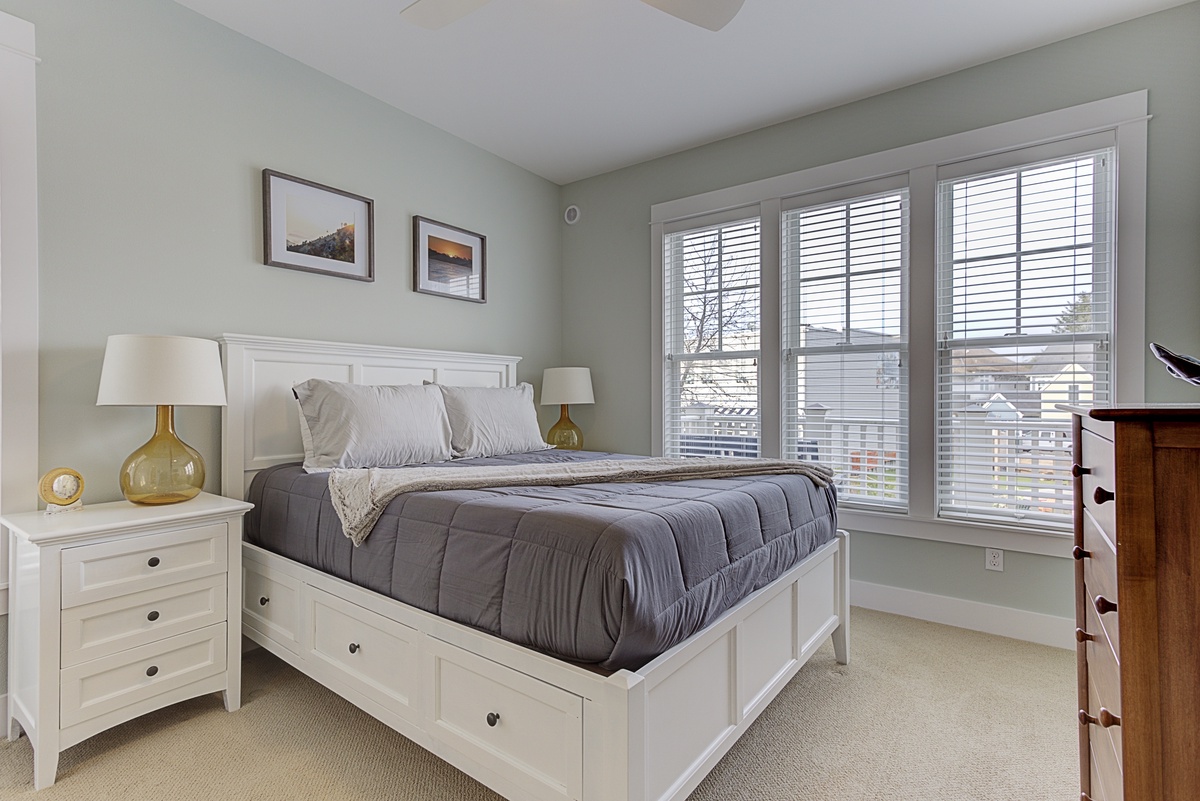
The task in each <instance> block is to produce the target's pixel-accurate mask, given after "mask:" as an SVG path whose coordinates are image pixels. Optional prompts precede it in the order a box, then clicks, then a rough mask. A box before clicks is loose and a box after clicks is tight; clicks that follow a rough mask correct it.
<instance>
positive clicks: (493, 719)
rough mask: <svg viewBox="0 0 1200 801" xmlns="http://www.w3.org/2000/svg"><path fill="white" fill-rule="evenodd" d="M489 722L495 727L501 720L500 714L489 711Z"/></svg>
mask: <svg viewBox="0 0 1200 801" xmlns="http://www.w3.org/2000/svg"><path fill="white" fill-rule="evenodd" d="M487 722H488V725H489V726H491V727H492V728H495V726H496V724H497V723H499V722H500V716H499V715H497V714H496V713H495V712H488V716H487Z"/></svg>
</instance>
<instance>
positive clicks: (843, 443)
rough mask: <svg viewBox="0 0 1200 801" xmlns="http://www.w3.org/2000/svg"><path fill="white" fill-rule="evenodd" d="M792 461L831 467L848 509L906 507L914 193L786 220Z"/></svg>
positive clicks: (787, 418)
mask: <svg viewBox="0 0 1200 801" xmlns="http://www.w3.org/2000/svg"><path fill="white" fill-rule="evenodd" d="M782 225H783V304H784V310H783V329H784V335H783V343H784V355H783V365H784V366H783V370H784V378H783V394H784V401H783V407H784V426H783V431H784V449H783V453H784V457H785V458H790V459H820V461H822V462H824V463H826V464H828V465H829V466H830V467H832V468H833V469H834V470H835V471H837V473H838V474H839V476H840V477H841V478H840V481H839V492H840V493H841V496H840V497H841V500H842V502H844V503H858V504H878V505H882V506H886V507H893V508H898V509H904V508H905V507H906V506H907V499H908V436H907V432H908V408H907V405H908V387H907V384H908V381H907V379H906V378H905V375H904V368H905V365H907V363H908V353H907V348H906V345H905V340H906V337H905V330H906V326H905V320H904V313H903V309H904V295H905V289H904V287H905V284H906V281H907V269H908V241H907V234H908V191H907V189H904V188H901V189H898V190H895V191H888V192H883V193H879V194H868V195H865V196H858V197H853V198H851V199H849V200H839V201H835V202H831V203H828V202H827V203H822V202H820V200H816V201H815V202H813V203H812V205H802V206H800V207H798V208H794V209H791V210H788V211H785V212H784V213H783V221H782Z"/></svg>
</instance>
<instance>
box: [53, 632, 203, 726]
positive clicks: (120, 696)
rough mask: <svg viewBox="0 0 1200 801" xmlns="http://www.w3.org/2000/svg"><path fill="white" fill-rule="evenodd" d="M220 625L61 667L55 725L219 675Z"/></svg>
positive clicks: (111, 709)
mask: <svg viewBox="0 0 1200 801" xmlns="http://www.w3.org/2000/svg"><path fill="white" fill-rule="evenodd" d="M225 647H226V636H225V624H224V623H218V624H217V625H215V626H208V627H206V628H203V629H198V630H196V631H189V632H187V633H186V634H178V635H176V636H174V637H168V638H167V639H165V640H159V641H157V642H153V643H150V644H149V645H142V646H139V647H137V648H131V649H129V650H127V651H121V652H120V653H116V654H112V655H111V656H104V657H101V658H99V659H93V660H91V661H90V662H84V663H82V664H79V665H74V666H72V667H69V668H66V669H64V670H63V671H62V674H61V688H60V693H61V695H60V701H61V706H60V710H59V716H60V719H61V720H60V725H61V726H62V727H63V728H66V727H68V726H73V725H75V724H76V723H81V722H83V721H85V720H91V719H92V718H95V717H99V716H101V715H104V714H107V713H110V712H114V711H116V710H119V709H123V708H124V707H127V706H130V705H133V704H136V703H138V702H139V701H144V700H146V699H148V698H153V697H154V696H156V695H160V694H162V693H165V692H169V691H171V690H174V689H178V688H180V687H184V686H186V685H188V684H191V683H192V682H194V681H199V680H200V679H203V678H206V677H208V676H215V675H217V674H220V673H223V672H224V671H225V667H226V660H225V654H226V651H225Z"/></svg>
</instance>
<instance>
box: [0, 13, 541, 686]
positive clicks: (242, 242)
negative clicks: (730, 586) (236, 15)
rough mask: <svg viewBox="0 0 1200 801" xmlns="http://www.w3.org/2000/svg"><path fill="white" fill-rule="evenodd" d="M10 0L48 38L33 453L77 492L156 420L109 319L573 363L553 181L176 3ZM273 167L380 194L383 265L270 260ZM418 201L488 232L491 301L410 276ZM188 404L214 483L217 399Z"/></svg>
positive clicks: (106, 479) (112, 468)
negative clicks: (127, 393)
mask: <svg viewBox="0 0 1200 801" xmlns="http://www.w3.org/2000/svg"><path fill="white" fill-rule="evenodd" d="M0 11H5V12H8V13H10V14H12V15H14V16H17V17H20V18H22V19H25V20H27V21H29V22H32V23H33V24H34V25H35V26H36V37H37V53H38V56H39V57H40V58H41V63H40V64H39V65H38V67H37V106H38V120H37V122H38V169H39V223H40V229H41V230H40V254H39V255H40V276H39V277H40V290H41V304H40V305H41V308H40V313H41V324H40V347H41V349H40V360H39V367H40V376H41V377H40V386H39V390H40V397H41V403H40V431H39V436H40V458H39V462H40V465H39V467H40V470H41V471H45V470H47V469H49V468H51V467H57V466H69V467H74V468H76V469H77V470H79V471H80V472H81V473H82V474H83V476H84V480H85V484H86V491H85V493H84V502H85V504H94V503H100V502H103V501H109V500H115V499H118V498H119V497H120V491H119V489H118V485H117V471H118V469H119V468H120V465H121V462H122V460H123V459H124V458H125V456H127V455H128V454H129V453H130V452H131V451H133V450H134V449H135V448H136V447H137V446H138V445H140V444H141V443H142V442H143V441H145V440H146V439H147V438H148V437H149V436H150V434H151V433H152V432H153V427H154V410H153V409H150V408H125V407H97V406H96V405H95V402H96V389H97V384H98V380H99V375H100V364H101V359H102V357H103V352H104V343H105V339H106V337H107V336H108V335H109V334H113V333H163V334H182V335H188V336H199V337H215V336H218V335H220V334H221V333H224V332H233V333H252V334H267V335H276V336H296V337H306V338H313V339H329V340H341V341H349V342H375V343H382V344H393V345H406V346H412V347H438V348H445V349H463V350H478V351H489V352H494V353H511V354H517V355H521V356H523V357H524V361H522V363H521V365H520V368H519V371H518V375H519V377H520V378H521V379H522V380H531V381H535V382H536V381H537V379H539V378H540V376H541V370H542V368H543V367H546V366H551V365H555V364H559V363H560V361H559V357H560V347H561V346H560V337H559V335H560V332H561V313H560V310H559V302H558V301H559V298H560V297H561V273H560V263H561V242H560V233H559V229H560V227H561V225H562V223H561V216H560V214H561V212H560V211H559V208H558V192H559V189H558V187H557V186H555V185H554V184H552V183H550V182H548V181H545V180H543V179H541V178H539V177H537V176H534V175H533V174H531V173H529V172H527V171H525V170H522V169H520V168H518V167H516V166H514V165H512V164H510V163H508V162H506V161H504V160H502V159H500V158H497V157H496V156H493V155H491V154H488V153H485V152H483V151H482V150H479V149H478V148H476V147H474V146H471V145H468V144H467V143H465V142H463V141H461V140H459V139H456V138H454V137H452V136H450V135H448V134H446V133H444V132H442V131H440V130H438V129H436V128H433V127H432V126H429V125H427V124H425V123H422V122H420V121H418V120H416V119H415V118H413V117H411V116H409V115H407V114H404V113H403V112H400V111H397V110H396V109H394V108H391V107H389V106H386V105H385V104H383V103H381V102H379V101H377V100H375V99H373V98H371V97H368V96H367V95H365V94H362V93H361V92H358V91H355V90H352V89H349V88H348V87H346V86H345V85H343V84H340V83H338V82H336V81H334V80H333V79H331V78H329V77H327V76H324V75H322V74H320V73H318V72H316V71H314V70H312V69H310V68H308V67H305V66H302V65H300V64H299V63H297V62H295V61H293V60H291V59H289V58H287V57H285V56H283V55H281V54H279V53H277V52H275V51H272V50H270V49H268V48H265V47H263V46H262V45H259V44H256V43H254V42H251V41H250V40H248V39H246V38H244V37H242V36H241V35H239V34H236V33H233V32H232V31H230V30H228V29H226V28H223V27H221V26H219V25H217V24H215V23H213V22H211V21H209V20H207V19H205V18H204V17H201V16H199V15H197V14H195V13H193V12H192V11H190V10H188V9H185V8H184V7H182V6H179V5H177V4H175V3H171V2H163V0H0ZM263 168H271V169H275V170H279V171H281V172H284V173H288V174H291V175H297V176H300V177H303V178H306V179H309V180H312V181H317V182H319V183H324V184H328V185H330V186H334V187H337V188H339V189H344V190H347V191H350V192H354V193H357V194H361V195H365V196H367V197H371V198H373V199H374V201H375V228H376V232H375V260H376V262H375V271H376V276H377V277H376V280H375V282H374V283H363V282H358V281H349V280H345V279H341V278H335V277H329V276H323V275H314V274H309V273H302V272H296V271H293V270H285V269H280V268H277V267H267V266H264V265H263V264H262V206H261V198H260V194H261V192H260V184H261V171H262V169H263ZM414 214H420V215H422V216H425V217H430V218H433V219H436V220H440V221H444V222H447V223H450V224H453V225H457V226H460V227H463V228H467V229H469V230H472V231H477V232H480V233H483V234H485V235H487V237H488V242H487V245H488V278H489V284H488V302H487V303H486V304H482V305H481V304H475V303H465V302H462V301H456V300H452V299H446V298H438V297H433V296H430V295H418V294H415V293H413V292H412V291H411V271H412V267H411V262H412V251H411V248H412V243H411V216H412V215H414ZM551 411H553V410H547V411H546V413H547V415H548V416H547V419H546V421H544V427H548V426H549V423H550V422H552V419H553V418H552V417H550V416H549V415H550V412H551ZM176 422H177V426H178V429H179V432H180V435H181V436H182V438H183V439H184V440H185V441H187V442H188V443H190V444H191V445H193V446H195V447H196V448H197V449H199V451H200V452H201V453H202V454H203V455H204V457H205V460H206V462H207V464H208V467H209V470H208V481H207V484H206V489H208V490H209V491H214V492H215V491H218V488H219V486H220V483H219V478H220V477H219V475H218V469H217V468H218V466H219V465H220V439H219V434H220V431H219V426H220V411H219V409H216V408H181V409H179V410H177V415H176ZM6 623H7V621H6V619H4V618H0V631H2V630H4V629H5V624H6ZM2 648H3V646H0V649H2ZM0 653H3V651H2V650H0ZM2 670H3V668H2V667H0V671H2ZM4 686H5V685H4V684H3V683H0V695H2V694H3V692H4Z"/></svg>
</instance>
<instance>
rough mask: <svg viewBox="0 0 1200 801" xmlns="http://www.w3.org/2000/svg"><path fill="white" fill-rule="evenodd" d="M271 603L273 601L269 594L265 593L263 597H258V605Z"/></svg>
mask: <svg viewBox="0 0 1200 801" xmlns="http://www.w3.org/2000/svg"><path fill="white" fill-rule="evenodd" d="M269 603H271V599H270V598H268V597H267V596H265V595H264V596H263V597H261V598H259V599H258V605H259V606H266V605H267V604H269Z"/></svg>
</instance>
